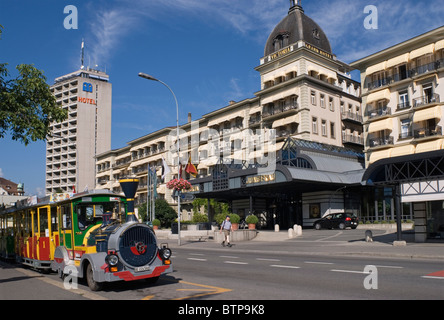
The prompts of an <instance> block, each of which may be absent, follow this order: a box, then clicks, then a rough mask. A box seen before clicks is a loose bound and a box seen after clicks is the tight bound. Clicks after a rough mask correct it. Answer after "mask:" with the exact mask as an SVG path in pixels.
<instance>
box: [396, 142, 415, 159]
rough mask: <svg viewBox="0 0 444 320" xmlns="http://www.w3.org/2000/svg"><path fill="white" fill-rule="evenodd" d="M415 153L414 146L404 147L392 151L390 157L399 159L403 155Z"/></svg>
mask: <svg viewBox="0 0 444 320" xmlns="http://www.w3.org/2000/svg"><path fill="white" fill-rule="evenodd" d="M414 153H415V146H414V145H411V144H409V145H405V146H401V147H396V148H394V149H392V153H391V156H392V157H393V158H394V157H401V156H405V155H410V154H414Z"/></svg>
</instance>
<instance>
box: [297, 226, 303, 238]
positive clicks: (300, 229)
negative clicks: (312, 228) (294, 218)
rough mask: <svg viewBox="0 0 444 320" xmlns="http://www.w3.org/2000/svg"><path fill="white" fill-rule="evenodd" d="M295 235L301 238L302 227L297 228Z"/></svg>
mask: <svg viewBox="0 0 444 320" xmlns="http://www.w3.org/2000/svg"><path fill="white" fill-rule="evenodd" d="M296 235H297V236H302V226H300V225H298V226H297V231H296Z"/></svg>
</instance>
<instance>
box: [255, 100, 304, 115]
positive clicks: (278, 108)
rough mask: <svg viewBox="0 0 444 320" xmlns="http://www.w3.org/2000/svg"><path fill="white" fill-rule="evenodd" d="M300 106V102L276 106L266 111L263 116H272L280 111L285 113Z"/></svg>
mask: <svg viewBox="0 0 444 320" xmlns="http://www.w3.org/2000/svg"><path fill="white" fill-rule="evenodd" d="M298 108H299V104H297V103H295V104H290V105H285V106H284V107H281V106H274V108H271V109H269V110H268V111H265V112H263V113H262V117H263V118H266V117H271V116H274V115H277V114H280V113H284V112H286V111H289V110H297V109H298Z"/></svg>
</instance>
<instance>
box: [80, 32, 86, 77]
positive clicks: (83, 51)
mask: <svg viewBox="0 0 444 320" xmlns="http://www.w3.org/2000/svg"><path fill="white" fill-rule="evenodd" d="M84 55H85V41H84V40H83V39H82V60H81V66H80V69H82V70H83V69H84V68H85V65H84V63H83V60H84Z"/></svg>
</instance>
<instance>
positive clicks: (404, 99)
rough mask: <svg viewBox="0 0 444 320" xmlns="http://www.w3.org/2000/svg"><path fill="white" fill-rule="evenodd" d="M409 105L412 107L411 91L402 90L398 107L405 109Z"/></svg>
mask: <svg viewBox="0 0 444 320" xmlns="http://www.w3.org/2000/svg"><path fill="white" fill-rule="evenodd" d="M409 107H410V102H409V92H408V91H407V90H404V91H400V92H399V105H398V109H405V108H409Z"/></svg>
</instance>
